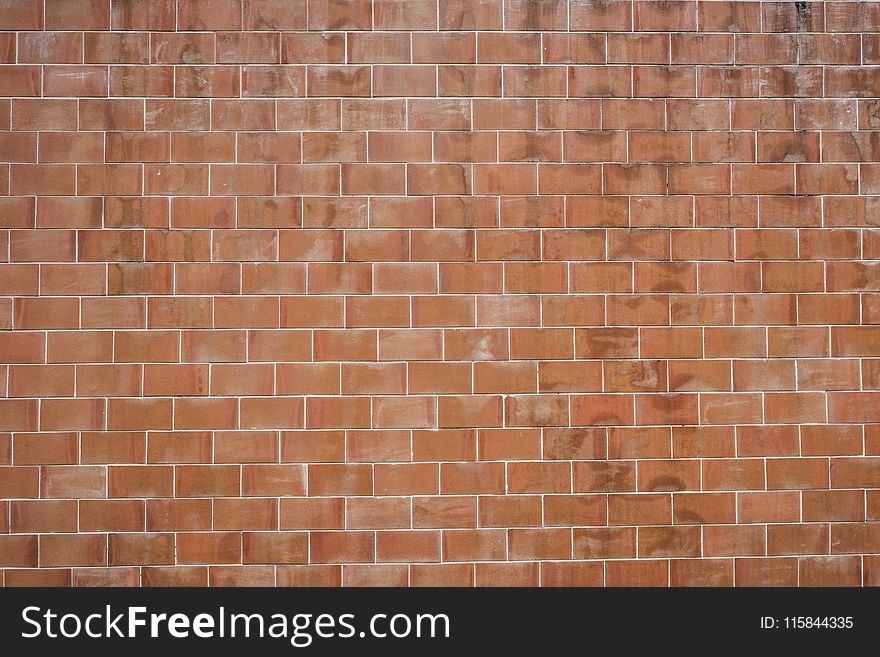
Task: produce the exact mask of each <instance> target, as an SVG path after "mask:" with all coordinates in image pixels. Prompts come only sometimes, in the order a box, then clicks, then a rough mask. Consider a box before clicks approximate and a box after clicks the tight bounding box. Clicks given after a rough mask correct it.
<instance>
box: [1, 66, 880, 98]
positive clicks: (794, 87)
mask: <svg viewBox="0 0 880 657" xmlns="http://www.w3.org/2000/svg"><path fill="white" fill-rule="evenodd" d="M482 68H483V67H479V66H475V67H472V68H468V73H469V74H470V75H468V76H467V77H465V78H464V79H462V71H461V68H460V67H453V68H452V69H449V68H446V69H445V70H446V72H447V74H450V75H449V77H451V78H452V79H451V80H449V79H447V88H446V91H447V93H448V94H449V92H450V91H453V90H454V89H456V88H457V90H458V93H451V94H449V95H462V96H470V95H475V96H484V95H493V94H492V93H485V92H484V90H483V89H482V87H487V88H488V89H491V90H496V89H497V90H500V92H501V93H500V95H503V96H505V97H510V98H548V97H550V98H583V97H595V96H599V97H633V98H698V97H708V98H713V97H722V98H724V97H740V98H750V97H762V98H774V97H792V98H793V97H816V98H823V97H828V98H876V97H877V96H880V82H878V76H877V67H876V66H867V65H866V66H829V67H825V66H818V65H788V66H786V65H750V66H723V65H696V64H687V65H686V64H673V65H660V64H655V65H630V64H617V65H607V66H606V65H598V64H597V65H576V64H571V65H557V64H540V65H538V64H535V65H514V64H505V65H503V73H502V70H501V68H499V67H492V68H491V69H490V71H488V72H487V71H485V70H482ZM487 73H488V75H487ZM493 73H494V75H497V76H499V77H500V79H498V80H495V79H493V78H494V75H493ZM487 78H488V79H487ZM478 87H479V88H478ZM440 91H441V89H440V67H439V66H438V65H436V64H368V65H367V64H351V65H331V64H327V65H319V64H309V65H305V66H302V65H293V66H272V65H239V64H227V65H204V66H196V65H175V66H166V67H164V68H163V67H159V68H157V69H154V68H153V67H152V66H149V65H144V66H134V65H124V66H123V65H120V66H111V65H97V64H91V65H74V64H36V65H35V64H3V65H0V96H18V97H29V96H31V97H33V96H46V97H83V96H84V97H104V96H128V95H136V96H176V97H180V98H237V97H241V96H244V97H248V96H251V97H253V96H292V97H312V98H326V97H432V96H437V95H440ZM444 95H445V94H444Z"/></svg>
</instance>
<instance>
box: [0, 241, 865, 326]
mask: <svg viewBox="0 0 880 657" xmlns="http://www.w3.org/2000/svg"><path fill="white" fill-rule="evenodd" d="M270 232H271V231H270ZM566 235H567V234H566V233H562V234H561V235H559V236H558V237H563V236H566ZM568 235H570V234H568ZM95 236H96V237H98V238H107V237H113V236H112V235H110V234H108V233H106V232H95ZM264 236H266V237H271V238H273V239H270V240H268V245H265V244H264V245H262V246H263V249H262V251H261V252H260V253H253V251H260V249H257V248H255V247H254V246H253V243H254V242H255V241H257V240H253V239H252V240H251V241H250V242H248V240H247V239H246V238H253V237H255V236H254V235H253V234H250V235H248V234H241V233H233V234H230V235H228V236H224V237H229V238H233V239H224V240H217V241H216V242H215V243H214V246H215V247H217V245H218V244H220V245H222V246H221V247H220V248H224V247H225V249H228V250H229V251H232V250H233V248H235V247H244V246H251V247H252V248H250V249H243V250H249V251H251V253H250V254H242V255H247V256H249V257H247V258H239V259H241V260H261V259H265V260H274V258H269V257H268V255H269V254H267V253H266V251H269V250H270V249H271V246H272V245H274V243H275V240H274V238H275V237H276V236H275V234H274V233H272V234H271V235H268V236H267V235H265V234H260V233H257V235H256V237H257V238H262V237H264ZM22 237H25V236H22ZM52 237H55V236H54V235H51V234H42V235H37V236H36V239H31V240H30V242H40V243H44V244H45V243H47V242H51V241H53V240H52V239H51V238H52ZM364 237H365V239H364V240H363V242H366V243H367V244H368V245H370V242H372V246H376V245H377V243H378V245H379V246H381V242H379V241H378V240H370V239H369V238H378V237H380V236H379V235H377V234H376V233H374V232H370V233H367V234H365V235H364ZM573 237H574V236H573ZM578 237H588V238H589V236H578ZM45 238H50V239H45ZM112 241H114V242H116V243H117V244H118V242H119V240H112ZM352 241H355V240H352ZM582 241H587V242H588V241H591V240H589V239H587V240H575V244H577V243H578V242H582ZM22 242H24V243H25V244H26V245H27V246H30V245H29V244H27V238H26V237H25V239H22V240H20V241H19V244H21V243H22ZM95 242H97V243H98V245H100V242H101V241H100V240H89V242H88V243H89V244H94V243H95ZM242 242H244V244H242ZM84 243H86V241H85V240H84V241H83V242H81V243H80V245H81V246H82V245H83V244H84ZM257 243H259V242H257ZM391 244H392V246H393V247H395V249H397V247H399V242H395V241H392V242H391ZM569 245H570V244H569ZM62 246H63V242H62ZM121 255H123V256H124V255H125V254H121ZM235 255H238V254H235ZM259 255H263V256H264V257H263V258H259V257H257V256H259ZM407 255H408V254H401V255H400V261H397V264H396V265H394V264H391V263H393V262H395V258H394V257H393V255H392V257H388V261H389V263H388V264H385V265H375V264H374V263H359V262H350V263H311V264H309V265H305V264H302V263H292V262H284V263H280V262H263V263H248V262H245V263H239V262H233V263H210V264H208V263H196V262H191V263H164V262H157V263H145V264H141V263H125V264H123V263H109V264H107V263H103V262H100V261H101V260H102V259H101V258H96V259H95V261H98V262H100V264H68V265H65V264H45V263H44V264H41V265H27V264H3V265H2V269H0V271H2V288H3V293H4V294H16V295H19V294H20V295H22V296H20V297H19V298H17V299H15V310H14V317H15V327H16V328H24V329H35V328H36V329H45V328H70V327H71V326H73V327H75V326H76V325H77V321H78V320H77V318H76V317H73V318H71V317H69V316H68V317H53V311H58V310H65V311H71V312H73V313H74V314H75V315H76V314H77V313H76V311H77V310H78V308H79V305H78V303H79V302H78V300H77V299H54V300H53V299H45V298H44V299H38V298H31V297H26V296H24V295H25V294H28V295H29V294H37V293H40V294H42V295H43V296H44V297H45V296H65V295H71V294H77V295H82V296H84V297H90V296H94V295H103V294H110V295H141V294H152V295H169V294H187V295H193V294H212V295H238V294H242V293H244V294H254V295H279V294H283V295H297V294H306V293H308V294H311V295H359V296H350V297H348V298H347V300H346V306H347V309H348V310H349V311H350V312H349V313H348V323H349V325H351V326H357V325H359V324H360V325H365V326H389V327H394V326H409V325H410V323H411V320H410V311H409V309H410V300H409V298H408V297H406V296H400V295H406V294H414V295H422V296H413V297H412V305H413V321H412V324H413V325H414V326H462V325H464V326H468V325H471V326H472V325H473V323H474V313H473V311H474V297H473V296H454V295H474V294H479V295H492V294H499V293H502V292H504V293H507V294H543V295H557V294H563V295H566V294H586V295H590V294H592V295H602V294H605V295H613V296H608V297H607V307H608V308H607V323H608V324H610V325H627V324H645V325H655V324H668V323H669V317H670V313H669V310H668V301H669V295H678V296H676V297H675V298H674V300H673V304H674V305H677V304H679V303H691V304H693V305H694V306H695V307H697V306H698V304H704V305H705V309H706V311H707V312H706V315H707V319H709V318H710V317H712V315H713V314H714V315H715V317H716V319H715V320H714V321H707V322H706V323H707V324H716V323H724V320H725V319H726V323H731V319H732V317H731V313H730V311H731V310H732V309H733V306H732V303H733V298H731V297H698V298H694V297H692V296H691V297H690V301H689V300H688V299H689V297H688V295H693V294H696V293H697V292H699V293H700V294H701V295H707V294H719V293H725V292H726V293H737V295H738V296H737V297H735V299H736V303H737V306H736V310H738V311H739V312H738V313H737V315H738V321H737V323H738V324H751V323H765V322H766V323H770V324H785V323H793V321H794V319H795V314H796V313H795V307H794V303H795V299H796V297H795V296H794V294H793V293H801V296H800V302H801V304H802V305H803V306H804V311H805V313H806V314H805V318H804V319H805V321H804V323H832V324H841V323H844V324H845V323H852V321H853V320H852V315H851V314H849V313H848V314H847V318H849V319H846V320H845V321H834V320H832V321H826V320H825V319H824V318H821V308H822V306H821V305H819V306H816V305H811V304H816V303H821V302H822V301H823V300H824V301H825V302H833V297H832V299H828V298H824V299H823V298H821V297H815V296H809V295H808V294H806V293H818V292H860V291H862V292H871V291H876V290H877V289H878V284H877V280H878V276H877V273H878V268H877V266H876V264H875V263H874V262H825V261H823V260H819V261H818V262H812V261H799V262H759V263H749V262H745V263H742V262H741V263H731V262H725V263H708V262H705V263H701V264H699V265H697V264H696V263H693V262H687V263H677V262H637V263H631V262H602V263H599V262H594V263H577V262H572V263H568V262H552V261H547V262H518V261H514V262H505V263H497V262H480V263H467V264H465V263H460V264H456V265H451V264H444V265H442V266H441V267H440V268H438V267H437V265H436V264H433V263H425V264H417V263H410V262H407V260H408V259H409V258H408V257H407ZM573 255H579V254H577V253H576V254H573ZM219 259H223V260H225V259H227V258H218V260H219ZM60 260H63V258H62V259H60ZM71 260H73V259H71ZM82 260H84V261H87V260H90V259H88V258H82ZM517 260H519V259H518V258H517ZM28 261H29V259H27V258H25V259H24V262H28ZM18 262H21V261H18ZM374 266H375V269H376V271H373V268H374ZM438 271H439V272H442V274H441V275H439V276H438ZM38 272H39V274H40V278H39V280H38ZM402 274H406V275H413V276H415V277H416V278H415V279H414V280H412V281H407V282H402V281H401V282H397V283H396V284H395V283H394V282H393V281H390V280H389V277H394V276H399V275H402ZM698 274H700V275H701V276H700V278H701V280H700V282H699V285H698V282H697V278H698ZM72 275H82V276H84V277H85V278H84V279H83V280H79V281H73V280H65V279H64V277H66V276H72ZM468 275H473V276H475V277H478V278H475V279H473V280H467V279H466V278H463V277H465V276H468ZM724 275H727V276H730V275H736V278H734V279H733V280H730V279H727V280H726V281H721V280H719V278H720V277H722V276H724ZM615 276H619V277H621V278H619V279H616V280H615V279H613V277H615ZM233 277H234V278H233ZM239 277H241V278H239ZM288 277H289V278H288ZM623 277H625V278H623ZM438 278H439V285H440V292H441V296H438V295H437V286H438ZM38 285H39V289H38ZM633 292H635V293H637V294H644V295H646V296H638V297H636V298H633V297H632V296H631V295H632V293H633ZM758 292H762V293H774V294H778V296H769V297H768V296H764V295H761V296H760V297H755V296H752V295H751V294H750V293H758ZM784 293H788V294H784ZM374 294H375V295H382V294H384V295H386V296H369V295H374ZM365 295H366V296H365ZM392 295H397V296H392ZM450 295H453V296H450ZM872 298H873V297H872V296H870V295H869V296H866V297H865V299H866V304H865V305H866V308H872V307H873V303H875V301H872V300H871V299H872ZM283 299H284V301H283V303H282V305H283V306H285V308H284V309H283V310H282V315H285V314H292V313H295V312H296V311H298V310H300V308H297V303H298V302H299V299H298V298H297V297H293V296H285V297H283ZM839 300H841V301H844V300H845V301H848V302H850V304H852V305H853V306H855V307H856V308H857V307H858V297H857V296H855V295H850V296H848V297H846V296H842V297H840V299H839ZM86 301H87V299H84V300H83V302H84V303H85V302H86ZM104 301H109V299H104ZM150 301H151V303H157V304H162V305H160V306H156V307H155V308H153V311H154V312H155V311H158V310H161V309H162V308H163V307H164V308H165V309H168V308H170V307H171V306H169V305H166V304H169V303H177V304H180V308H179V309H180V310H181V311H184V312H185V311H186V309H187V308H188V307H189V308H191V309H192V311H193V312H191V313H190V314H191V315H192V316H193V317H198V318H199V319H198V321H197V322H195V323H191V324H188V323H186V319H185V318H183V317H181V318H180V320H181V321H183V325H182V326H181V327H198V326H208V327H210V325H211V322H210V317H211V306H212V303H211V299H210V298H202V299H184V298H179V297H178V298H175V299H174V300H168V299H165V300H161V299H155V298H154V299H151V300H150ZM319 301H321V302H322V303H326V304H328V305H326V306H325V309H326V310H327V311H328V315H332V314H333V313H332V312H329V311H332V310H333V309H334V308H336V309H339V310H341V307H342V306H341V304H342V298H341V297H338V298H335V303H334V298H327V299H323V300H316V299H312V303H318V302H319ZM534 301H535V302H536V303H537V299H534ZM308 303H309V302H307V301H303V304H305V305H303V306H302V310H306V309H308V305H307V304H308ZM554 303H555V304H556V305H555V308H556V309H557V312H558V313H559V314H558V315H557V314H556V313H553V312H551V314H552V315H556V316H557V317H564V316H565V314H566V313H564V312H559V311H564V310H566V306H568V308H567V310H570V311H573V312H574V311H576V310H577V309H578V307H580V313H579V314H577V313H576V312H574V314H572V315H571V318H570V319H569V320H568V321H563V322H556V321H554V320H552V319H549V320H548V322H547V323H548V324H551V325H552V324H559V323H562V324H568V323H573V324H588V325H597V324H599V325H601V324H603V319H605V314H604V311H603V298H602V297H601V296H592V297H590V296H586V297H582V298H581V297H566V298H564V299H555V301H554V298H553V297H550V296H546V297H544V305H547V306H549V305H550V304H554ZM288 304H289V305H288ZM213 306H214V308H215V310H216V311H218V312H217V313H216V315H215V322H216V326H217V327H218V328H220V327H226V328H229V327H230V326H245V327H249V328H266V327H277V326H278V323H279V319H278V318H279V313H278V310H279V299H278V297H277V296H276V297H275V298H271V297H254V296H252V297H229V296H218V297H217V298H216V299H215V300H214V303H213ZM245 306H249V307H251V308H252V309H253V310H254V311H255V313H256V317H254V318H253V322H254V323H253V324H246V323H245V324H242V323H241V319H240V318H239V319H234V320H230V319H227V312H226V311H231V310H233V307H239V308H241V307H245ZM636 306H640V307H641V308H640V309H642V310H646V312H645V317H644V322H631V321H630V319H631V317H632V314H631V311H632V310H634V309H636ZM444 307H445V310H446V311H448V312H449V313H450V314H449V315H446V321H441V320H442V317H438V316H437V315H435V312H436V311H438V310H441V309H443V308H444ZM626 308H629V309H630V311H629V312H628V311H627V310H626ZM548 309H549V308H548ZM647 309H650V310H649V311H647ZM678 310H679V311H681V310H683V308H678ZM810 310H813V311H814V312H815V311H817V310H818V311H820V312H819V313H817V315H816V316H818V317H820V318H821V321H819V322H814V321H811V320H810V319H808V317H809V315H811V314H812V313H811V312H810ZM376 311H381V313H379V315H380V316H381V315H382V314H383V313H388V315H387V316H386V317H385V318H384V319H383V320H379V321H378V323H365V322H376V321H377V317H375V316H374V317H371V316H370V315H371V314H373V313H375V312H376ZM7 312H8V310H7ZM855 314H856V317H857V315H858V313H857V312H856V313H855ZM217 315H220V316H219V317H217ZM682 316H686V313H682ZM206 317H207V319H208V321H207V322H206V321H205V319H206ZM763 318H766V319H763ZM718 319H721V321H720V322H719V321H718ZM839 319H841V320H842V319H843V318H839ZM426 320H427V321H426ZM296 322H297V320H295V319H294V320H291V321H283V320H282V325H284V326H295V325H297V323H296ZM856 323H857V319H856ZM866 323H870V322H867V321H866ZM305 325H308V324H305ZM321 325H327V326H334V325H340V326H341V324H337V323H336V322H330V323H327V324H317V325H316V326H321Z"/></svg>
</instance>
